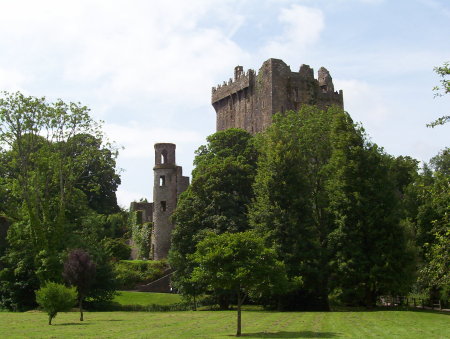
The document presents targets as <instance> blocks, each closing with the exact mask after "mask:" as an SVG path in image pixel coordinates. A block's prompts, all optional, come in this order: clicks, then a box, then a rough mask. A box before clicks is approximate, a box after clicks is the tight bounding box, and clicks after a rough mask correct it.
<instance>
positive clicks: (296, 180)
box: [249, 106, 342, 310]
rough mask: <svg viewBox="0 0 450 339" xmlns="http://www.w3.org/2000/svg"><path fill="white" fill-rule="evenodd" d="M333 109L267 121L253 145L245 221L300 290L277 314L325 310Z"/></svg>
mask: <svg viewBox="0 0 450 339" xmlns="http://www.w3.org/2000/svg"><path fill="white" fill-rule="evenodd" d="M336 114H342V113H341V110H340V109H338V108H336V107H333V108H330V109H329V110H327V111H322V110H320V109H318V108H316V107H313V106H303V107H302V109H301V110H300V111H298V112H294V111H287V112H285V113H284V114H278V115H275V116H274V117H273V123H272V125H271V126H270V127H269V128H268V129H267V130H266V132H264V133H263V134H262V135H260V137H259V138H258V139H257V147H258V151H259V158H258V172H257V176H256V180H255V185H254V190H255V199H254V201H253V203H252V204H251V206H250V209H249V215H250V221H251V224H252V226H253V227H254V228H255V229H256V230H257V231H258V232H259V233H260V234H262V235H264V236H267V239H268V241H269V242H270V245H274V246H275V248H276V250H277V254H278V255H279V258H280V259H281V260H283V261H284V263H285V265H286V270H287V275H288V278H289V279H290V280H291V281H295V280H296V279H298V277H302V278H303V282H304V285H303V287H302V288H299V289H297V290H291V291H289V293H287V294H285V295H283V296H282V297H280V298H279V300H273V301H272V303H273V304H276V305H277V306H278V307H279V308H282V309H288V310H294V309H297V310H298V309H316V310H318V309H320V310H328V309H329V304H328V276H329V270H328V260H329V254H328V233H329V232H330V227H331V226H332V225H331V222H330V216H329V212H328V199H329V198H328V195H327V191H326V182H327V180H328V173H327V171H326V166H327V164H328V161H329V158H330V156H331V146H330V128H331V122H332V121H333V117H334V116H335V115H336Z"/></svg>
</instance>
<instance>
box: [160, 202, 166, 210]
mask: <svg viewBox="0 0 450 339" xmlns="http://www.w3.org/2000/svg"><path fill="white" fill-rule="evenodd" d="M166 208H167V206H166V202H165V201H161V212H165V211H166Z"/></svg>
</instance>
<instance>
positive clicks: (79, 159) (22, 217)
mask: <svg viewBox="0 0 450 339" xmlns="http://www.w3.org/2000/svg"><path fill="white" fill-rule="evenodd" d="M116 155H117V154H116V151H115V149H113V148H112V147H111V146H110V145H109V144H108V143H107V142H106V139H105V137H104V136H103V133H102V131H101V126H100V125H99V124H98V123H96V122H95V121H94V120H92V118H91V117H90V115H89V109H88V108H87V107H85V106H82V105H81V104H79V103H65V102H63V101H62V100H57V101H55V102H48V101H47V100H46V99H45V98H36V97H30V96H25V95H23V94H21V93H19V92H17V93H12V94H11V93H7V92H4V93H3V97H1V98H0V160H1V163H0V173H1V174H2V176H1V179H0V197H5V199H2V200H1V202H0V212H1V213H2V214H4V215H5V216H7V217H8V220H9V222H10V223H11V226H10V227H9V231H8V236H7V240H8V244H7V249H6V251H5V255H4V257H3V258H2V259H1V267H0V302H1V303H2V304H3V305H6V306H7V307H10V308H21V307H23V306H26V305H25V304H26V303H27V302H28V301H30V300H31V301H33V300H34V299H35V298H34V296H33V295H34V290H36V289H37V288H38V286H37V283H38V282H40V283H41V284H43V283H44V282H46V281H60V280H61V271H62V263H61V262H62V258H61V256H62V255H63V253H64V251H65V250H66V248H67V247H68V246H69V245H70V246H73V247H77V245H78V246H80V243H82V245H83V246H84V245H85V244H88V243H90V244H92V243H95V246H97V247H98V242H99V240H100V239H98V236H97V235H98V234H100V233H102V232H99V231H98V230H94V228H95V227H97V228H100V227H103V226H101V225H100V222H99V219H100V217H98V213H112V212H116V211H118V207H117V201H116V197H115V191H116V189H117V186H118V184H119V183H120V179H119V177H118V175H117V173H116V169H115V158H116ZM105 218H106V217H105ZM89 219H90V220H89ZM88 220H89V221H95V222H88ZM87 224H89V225H87ZM88 238H90V239H88ZM94 238H96V239H94Z"/></svg>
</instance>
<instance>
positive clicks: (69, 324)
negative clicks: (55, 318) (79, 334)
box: [52, 322, 90, 326]
mask: <svg viewBox="0 0 450 339" xmlns="http://www.w3.org/2000/svg"><path fill="white" fill-rule="evenodd" d="M85 325H90V324H89V323H82V322H79V323H62V324H52V326H85Z"/></svg>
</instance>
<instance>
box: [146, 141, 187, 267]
mask: <svg viewBox="0 0 450 339" xmlns="http://www.w3.org/2000/svg"><path fill="white" fill-rule="evenodd" d="M175 148H176V146H175V144H170V143H160V144H155V167H154V168H153V174H154V184H153V228H152V239H151V250H150V256H151V257H152V258H153V259H154V260H161V259H165V258H167V255H168V253H169V249H170V241H171V233H172V230H173V227H174V225H173V223H172V222H171V220H170V216H171V215H172V213H173V211H174V210H175V207H176V206H177V200H178V196H179V195H180V194H181V193H182V192H184V191H185V190H186V189H187V187H188V186H189V177H185V176H183V170H182V168H181V166H177V165H176V162H175Z"/></svg>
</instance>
